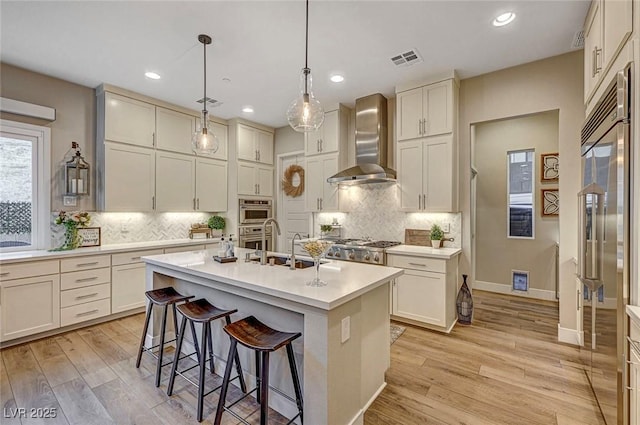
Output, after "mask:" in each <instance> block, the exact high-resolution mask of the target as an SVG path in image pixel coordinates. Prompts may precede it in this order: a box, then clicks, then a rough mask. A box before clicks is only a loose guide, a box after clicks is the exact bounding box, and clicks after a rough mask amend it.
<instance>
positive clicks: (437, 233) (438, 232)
mask: <svg viewBox="0 0 640 425" xmlns="http://www.w3.org/2000/svg"><path fill="white" fill-rule="evenodd" d="M430 236H431V246H432V247H434V248H440V247H441V246H442V238H444V232H443V231H442V228H441V227H440V226H438V225H437V224H434V225H433V226H431V233H430Z"/></svg>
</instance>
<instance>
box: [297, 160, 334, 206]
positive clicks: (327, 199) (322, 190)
mask: <svg viewBox="0 0 640 425" xmlns="http://www.w3.org/2000/svg"><path fill="white" fill-rule="evenodd" d="M338 171H339V170H338V154H326V155H319V156H314V157H311V158H308V159H307V167H306V172H305V192H306V193H305V196H306V198H305V204H306V208H305V209H306V210H307V211H312V212H318V211H339V208H340V205H339V202H338V201H339V199H338V186H337V185H331V184H329V183H327V179H328V178H329V177H331V176H332V175H334V174H336V173H337V172H338Z"/></svg>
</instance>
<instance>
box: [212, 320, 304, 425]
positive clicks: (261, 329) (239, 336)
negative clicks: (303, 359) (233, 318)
mask: <svg viewBox="0 0 640 425" xmlns="http://www.w3.org/2000/svg"><path fill="white" fill-rule="evenodd" d="M224 331H225V332H226V333H227V334H228V335H229V337H230V338H231V345H230V346H229V355H228V356H227V357H228V358H230V359H231V358H234V357H235V356H237V355H238V343H240V344H242V345H244V346H245V347H247V348H250V349H252V350H253V351H254V352H255V355H256V387H255V388H254V389H252V390H251V391H249V392H248V393H245V395H243V396H242V397H241V398H240V399H238V400H236V401H234V402H232V403H231V404H229V405H225V403H226V400H227V390H228V388H229V381H230V378H231V370H232V369H233V365H232V364H231V362H228V363H227V366H226V368H225V370H224V377H223V378H222V388H221V389H220V397H219V398H218V407H217V409H216V417H215V419H214V421H213V424H214V425H220V424H221V423H222V414H223V413H224V412H227V413H229V414H230V415H232V416H233V417H234V418H235V419H237V420H238V421H240V422H242V423H243V424H245V425H250V424H249V422H247V421H246V420H245V419H244V418H243V417H241V416H240V415H239V414H237V413H236V412H234V411H233V410H231V407H233V406H234V405H235V404H237V403H238V402H239V401H240V400H242V399H243V398H245V397H247V396H248V395H250V394H251V393H253V392H254V391H255V392H256V401H257V402H258V404H260V425H267V424H268V422H269V388H270V387H269V354H270V353H271V352H273V351H276V350H278V349H279V348H282V347H285V348H286V351H287V359H288V360H289V369H290V371H291V379H292V380H293V390H294V392H295V398H293V397H290V396H289V395H287V394H285V393H283V392H282V391H280V390H278V389H276V388H272V389H273V390H274V391H276V392H277V393H279V394H280V395H281V396H283V397H285V398H286V399H289V400H291V401H293V402H295V403H296V406H297V407H298V413H297V414H296V415H295V416H294V417H293V418H291V419H290V420H289V422H287V424H291V423H293V421H294V420H295V419H296V418H299V419H300V423H301V424H302V423H303V417H302V412H303V400H302V388H301V386H300V377H299V376H298V369H297V367H296V360H295V354H294V352H293V347H292V342H293V341H294V340H295V339H296V338H299V337H300V336H302V334H301V333H300V332H281V331H277V330H275V329H272V328H270V327H269V326H267V325H265V324H264V323H262V322H260V321H259V320H258V319H256V318H255V317H253V316H249V317H246V318H244V319H242V320H239V321H237V322H235V323H231V324H229V325H227V326H225V327H224Z"/></svg>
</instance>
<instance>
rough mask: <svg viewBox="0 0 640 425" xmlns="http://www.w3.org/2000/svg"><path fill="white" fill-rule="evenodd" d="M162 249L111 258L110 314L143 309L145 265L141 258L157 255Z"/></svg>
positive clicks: (121, 254) (127, 253)
mask: <svg viewBox="0 0 640 425" xmlns="http://www.w3.org/2000/svg"><path fill="white" fill-rule="evenodd" d="M162 253H164V251H163V250H162V249H153V250H146V251H132V252H123V253H119V254H113V255H112V256H111V264H112V266H111V313H112V314H115V313H120V312H123V311H127V310H132V309H134V308H139V307H144V306H145V300H146V297H145V295H144V293H145V290H146V289H145V288H146V286H145V283H146V272H145V270H146V265H145V263H143V262H142V260H141V258H142V257H144V256H147V255H159V254H162Z"/></svg>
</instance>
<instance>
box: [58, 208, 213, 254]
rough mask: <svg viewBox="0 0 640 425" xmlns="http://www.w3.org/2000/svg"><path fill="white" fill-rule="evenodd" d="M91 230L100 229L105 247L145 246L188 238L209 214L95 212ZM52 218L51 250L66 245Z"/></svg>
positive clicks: (92, 216)
mask: <svg viewBox="0 0 640 425" xmlns="http://www.w3.org/2000/svg"><path fill="white" fill-rule="evenodd" d="M90 214H91V226H92V227H100V228H101V229H102V230H101V234H102V244H103V245H107V244H114V243H126V242H144V241H157V240H168V239H184V238H187V237H189V228H190V227H191V223H200V222H206V221H207V220H208V219H209V217H210V216H211V215H212V214H210V213H100V212H92V213H90ZM57 216H58V214H57V213H53V214H52V215H51V237H52V246H54V247H55V246H60V245H62V242H63V241H64V226H58V225H56V224H55V223H54V220H55V218H56V217H57Z"/></svg>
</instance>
